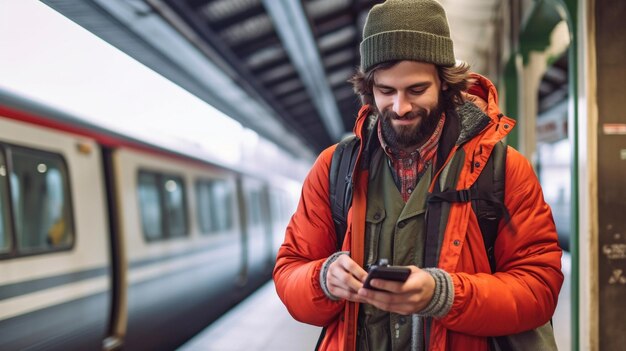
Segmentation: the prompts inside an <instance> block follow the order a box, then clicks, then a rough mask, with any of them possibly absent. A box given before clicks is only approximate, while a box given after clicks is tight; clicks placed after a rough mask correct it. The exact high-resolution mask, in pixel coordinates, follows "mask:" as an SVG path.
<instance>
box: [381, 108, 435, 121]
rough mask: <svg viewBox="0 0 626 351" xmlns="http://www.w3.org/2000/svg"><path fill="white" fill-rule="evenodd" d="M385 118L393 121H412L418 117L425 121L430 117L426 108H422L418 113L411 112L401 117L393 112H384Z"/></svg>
mask: <svg viewBox="0 0 626 351" xmlns="http://www.w3.org/2000/svg"><path fill="white" fill-rule="evenodd" d="M382 115H383V118H385V119H393V120H400V121H401V120H411V119H415V118H416V117H421V118H422V119H425V118H426V117H427V116H428V111H426V109H425V108H420V109H418V110H417V111H409V112H407V113H405V114H404V115H402V116H400V115H398V114H397V113H395V112H393V111H392V110H384V111H383V112H382Z"/></svg>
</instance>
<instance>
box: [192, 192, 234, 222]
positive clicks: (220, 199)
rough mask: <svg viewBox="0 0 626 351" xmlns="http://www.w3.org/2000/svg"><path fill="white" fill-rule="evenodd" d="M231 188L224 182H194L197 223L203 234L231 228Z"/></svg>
mask: <svg viewBox="0 0 626 351" xmlns="http://www.w3.org/2000/svg"><path fill="white" fill-rule="evenodd" d="M233 195H234V194H233V187H232V184H230V183H229V182H228V181H225V180H211V181H205V180H199V181H197V182H196V197H197V205H198V223H199V225H200V230H201V231H202V233H204V234H210V233H215V232H223V231H226V230H229V229H231V228H232V227H233V211H232V208H233Z"/></svg>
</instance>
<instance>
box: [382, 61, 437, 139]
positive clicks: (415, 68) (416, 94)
mask: <svg viewBox="0 0 626 351" xmlns="http://www.w3.org/2000/svg"><path fill="white" fill-rule="evenodd" d="M373 92H374V102H375V104H376V108H377V109H378V111H380V118H382V128H383V130H382V132H383V136H384V137H385V141H386V142H387V143H389V144H390V146H392V147H399V148H402V149H407V148H412V147H417V146H420V145H421V144H423V143H424V142H425V141H426V140H427V139H428V137H430V135H431V134H432V133H433V132H434V130H435V128H436V126H437V122H438V121H439V117H440V116H441V112H442V109H441V108H440V92H441V81H440V80H439V75H438V73H437V68H436V67H435V65H434V64H431V63H423V62H416V61H401V62H399V63H398V64H396V65H394V66H392V67H390V68H387V69H378V70H377V71H376V72H374V86H373Z"/></svg>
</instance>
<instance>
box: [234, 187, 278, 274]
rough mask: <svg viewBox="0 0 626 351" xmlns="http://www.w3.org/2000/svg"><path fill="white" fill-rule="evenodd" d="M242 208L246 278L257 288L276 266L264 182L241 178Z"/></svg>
mask: <svg viewBox="0 0 626 351" xmlns="http://www.w3.org/2000/svg"><path fill="white" fill-rule="evenodd" d="M239 205H240V211H241V216H242V221H243V223H242V226H241V227H242V240H243V247H244V252H245V255H244V256H245V257H246V261H245V277H246V281H247V284H249V285H253V286H256V285H259V284H260V283H262V282H264V281H266V280H267V279H268V278H269V277H270V273H271V269H272V263H273V257H272V238H271V232H270V230H269V228H270V227H269V222H270V220H269V200H268V195H267V189H266V188H265V186H264V185H263V183H262V182H260V181H258V180H255V179H251V178H241V180H240V204H239Z"/></svg>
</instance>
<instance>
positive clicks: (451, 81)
mask: <svg viewBox="0 0 626 351" xmlns="http://www.w3.org/2000/svg"><path fill="white" fill-rule="evenodd" d="M399 62H400V61H399V60H395V61H386V62H382V63H379V64H377V65H374V66H373V67H372V68H371V69H370V70H368V71H367V72H363V69H362V68H359V69H358V70H357V72H356V73H355V74H354V75H353V76H352V78H350V79H349V80H348V82H350V83H352V87H353V89H354V92H355V93H356V94H357V95H359V97H360V98H361V103H362V104H364V105H365V104H369V105H374V93H373V86H374V73H375V72H376V71H377V70H379V69H382V70H385V69H389V68H391V67H393V66H395V65H397V64H398V63H399ZM469 70H470V66H469V64H468V63H466V62H463V61H457V63H456V64H455V65H454V66H452V67H444V66H437V73H438V75H439V79H441V82H442V83H445V84H446V85H447V87H448V89H447V90H445V91H442V96H443V97H444V99H446V100H447V102H448V103H453V104H455V105H460V104H462V103H463V98H462V96H461V92H462V91H465V90H467V88H468V87H469V86H470V85H471V84H472V79H471V78H469Z"/></svg>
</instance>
